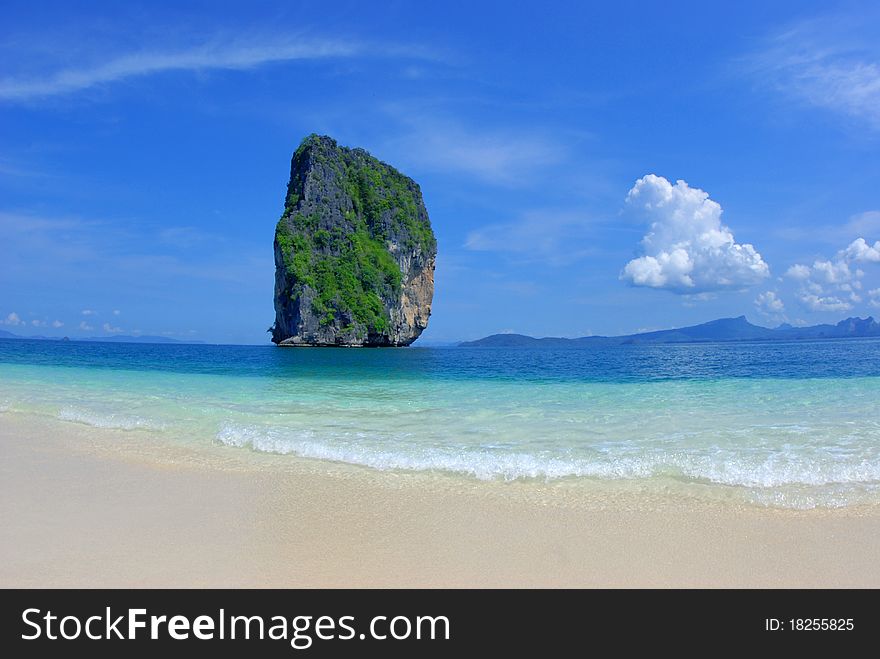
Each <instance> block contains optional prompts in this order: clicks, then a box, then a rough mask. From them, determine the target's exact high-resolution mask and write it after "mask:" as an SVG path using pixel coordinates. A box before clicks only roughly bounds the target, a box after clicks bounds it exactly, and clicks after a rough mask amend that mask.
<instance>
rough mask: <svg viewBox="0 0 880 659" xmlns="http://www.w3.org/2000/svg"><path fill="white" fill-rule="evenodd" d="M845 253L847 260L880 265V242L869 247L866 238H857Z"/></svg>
mask: <svg viewBox="0 0 880 659" xmlns="http://www.w3.org/2000/svg"><path fill="white" fill-rule="evenodd" d="M843 253H844V255H845V256H846V258H847V259H849V260H850V261H855V262H856V263H880V240H878V241H877V242H875V243H874V244H873V245H869V244H868V242H867V241H866V240H865V239H864V238H856V239H855V240H854V241H852V242H851V243H850V244H849V245H848V246H847V248H846V249H845V250H843Z"/></svg>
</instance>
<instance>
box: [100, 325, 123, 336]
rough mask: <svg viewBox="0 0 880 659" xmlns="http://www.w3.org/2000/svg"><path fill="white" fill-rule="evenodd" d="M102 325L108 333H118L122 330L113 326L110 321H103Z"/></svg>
mask: <svg viewBox="0 0 880 659" xmlns="http://www.w3.org/2000/svg"><path fill="white" fill-rule="evenodd" d="M103 327H104V331H105V332H107V333H108V334H118V333H119V332H121V331H122V328H121V327H114V326H113V325H111V324H110V323H104V325H103Z"/></svg>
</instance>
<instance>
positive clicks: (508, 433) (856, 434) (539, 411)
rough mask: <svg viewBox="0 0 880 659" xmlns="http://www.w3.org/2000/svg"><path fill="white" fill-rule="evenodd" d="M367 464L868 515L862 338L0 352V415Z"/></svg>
mask: <svg viewBox="0 0 880 659" xmlns="http://www.w3.org/2000/svg"><path fill="white" fill-rule="evenodd" d="M2 412H18V413H26V414H41V415H48V416H51V417H54V418H57V419H59V420H61V421H64V422H67V423H76V424H87V425H91V426H95V427H102V428H115V429H120V430H123V431H127V432H132V433H152V434H154V435H155V436H157V437H160V438H165V439H167V440H168V441H173V442H183V443H186V444H188V445H194V446H205V447H210V446H212V445H216V444H223V445H228V446H233V447H239V448H240V450H241V451H243V452H247V451H260V452H270V453H277V454H282V455H285V454H291V455H299V456H303V457H308V458H317V459H324V460H334V461H340V462H346V463H352V464H357V465H363V466H367V467H370V468H374V469H382V470H419V471H421V470H431V471H444V472H453V473H457V474H461V475H464V476H466V477H468V478H477V479H496V480H516V479H539V480H542V481H552V482H559V483H564V484H570V485H575V486H576V485H577V484H578V483H585V484H593V485H595V484H597V483H612V482H613V483H621V482H626V483H635V484H640V485H654V486H657V487H659V488H661V489H663V488H674V487H676V486H679V485H680V486H685V487H687V486H691V487H693V488H694V489H695V491H696V490H699V491H706V492H710V493H711V494H712V496H721V497H732V498H737V499H745V500H748V501H752V502H755V503H759V504H765V505H778V506H786V507H799V508H801V507H815V506H844V505H850V504H856V503H864V502H875V501H880V441H878V440H880V341H877V340H848V341H825V342H814V343H767V344H760V343H753V344H701V345H674V346H670V345H666V346H611V347H605V348H598V347H597V348H595V349H585V350H584V349H582V350H525V349H520V350H517V349H490V348H482V349H480V348H444V349H440V348H437V349H430V348H424V349H420V348H409V349H389V350H346V349H320V350H308V349H287V350H284V349H278V348H274V347H256V346H184V345H136V344H98V343H75V342H72V343H60V342H39V341H9V340H0V413H2Z"/></svg>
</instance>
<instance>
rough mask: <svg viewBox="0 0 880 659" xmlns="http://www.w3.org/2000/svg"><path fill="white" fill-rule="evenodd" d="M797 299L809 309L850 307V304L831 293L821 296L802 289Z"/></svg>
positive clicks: (846, 309) (842, 309)
mask: <svg viewBox="0 0 880 659" xmlns="http://www.w3.org/2000/svg"><path fill="white" fill-rule="evenodd" d="M798 299H799V300H800V301H801V302H803V303H804V305H805V306H806V307H807V308H808V309H809V310H810V311H849V310H850V309H852V304H850V303H849V302H847V301H846V300H841V299H840V298H839V297H835V296H833V295H829V296H825V297H821V296H819V295H815V294H814V293H808V292H805V291H804V292H801V293H800V294H799V295H798Z"/></svg>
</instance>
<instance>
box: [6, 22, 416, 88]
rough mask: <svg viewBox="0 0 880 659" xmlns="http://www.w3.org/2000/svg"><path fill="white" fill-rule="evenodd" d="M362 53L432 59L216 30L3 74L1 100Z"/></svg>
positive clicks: (407, 51) (396, 48) (361, 45)
mask: <svg viewBox="0 0 880 659" xmlns="http://www.w3.org/2000/svg"><path fill="white" fill-rule="evenodd" d="M357 56H370V57H415V58H428V57H430V56H431V55H430V54H429V53H428V52H427V51H426V50H425V49H422V48H420V47H418V46H407V45H388V44H386V45H377V44H369V43H366V42H362V41H354V40H345V39H325V38H315V37H307V36H302V35H300V36H296V35H295V36H292V37H288V38H286V39H283V40H279V39H277V38H272V37H266V35H256V34H255V35H250V36H248V37H234V38H230V37H228V36H225V35H217V36H214V37H212V38H211V39H209V40H206V41H203V42H201V43H198V44H194V45H188V46H183V47H180V46H178V47H172V46H167V47H165V48H154V49H142V50H138V51H135V52H129V53H116V54H112V55H109V56H107V55H104V56H103V57H102V58H101V60H100V61H97V62H91V63H82V64H79V65H69V66H66V67H63V68H58V69H56V70H50V71H46V72H45V73H43V74H41V75H30V76H10V77H6V78H3V79H0V101H28V100H32V99H38V98H45V97H50V96H58V95H61V94H70V93H73V92H78V91H82V90H86V89H89V88H92V87H96V86H99V85H106V84H110V83H114V82H119V81H121V80H125V79H127V78H133V77H138V76H148V75H154V74H159V73H165V72H170V71H197V72H203V71H211V70H224V69H225V70H244V69H251V68H254V67H258V66H261V65H264V64H271V63H277V62H292V61H297V60H318V59H329V58H349V57H357Z"/></svg>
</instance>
